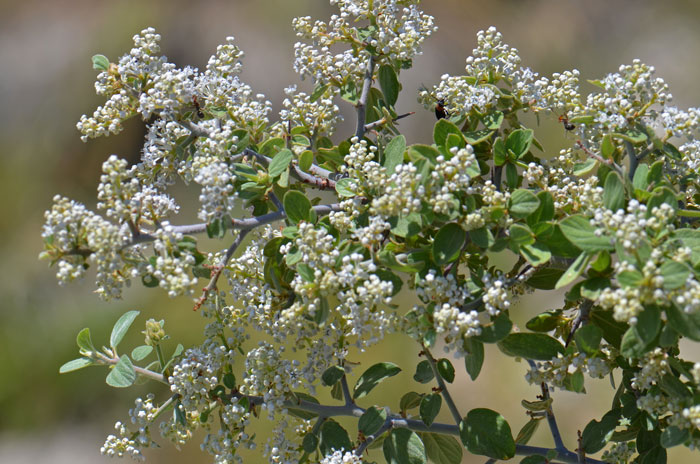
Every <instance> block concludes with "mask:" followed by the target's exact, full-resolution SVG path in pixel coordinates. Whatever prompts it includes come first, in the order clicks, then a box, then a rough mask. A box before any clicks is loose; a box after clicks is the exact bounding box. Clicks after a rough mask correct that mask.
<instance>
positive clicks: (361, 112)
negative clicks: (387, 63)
mask: <svg viewBox="0 0 700 464" xmlns="http://www.w3.org/2000/svg"><path fill="white" fill-rule="evenodd" d="M373 75H374V56H372V55H369V58H368V59H367V69H366V70H365V80H364V83H363V84H362V93H361V94H360V99H359V100H358V102H357V104H356V105H355V108H356V109H357V126H356V127H357V128H356V129H355V136H356V137H357V138H358V139H361V138H362V136H364V135H365V113H366V110H367V108H366V106H367V100H368V99H369V91H370V89H371V88H372V76H373Z"/></svg>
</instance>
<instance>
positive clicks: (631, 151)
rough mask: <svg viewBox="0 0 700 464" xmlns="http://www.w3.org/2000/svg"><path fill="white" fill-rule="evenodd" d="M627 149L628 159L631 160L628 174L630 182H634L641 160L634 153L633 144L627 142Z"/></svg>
mask: <svg viewBox="0 0 700 464" xmlns="http://www.w3.org/2000/svg"><path fill="white" fill-rule="evenodd" d="M625 149H626V150H627V157H628V158H629V159H630V172H629V173H627V175H628V176H629V180H634V173H635V172H637V166H639V158H637V154H636V153H635V151H634V145H632V143H631V142H629V141H627V140H625Z"/></svg>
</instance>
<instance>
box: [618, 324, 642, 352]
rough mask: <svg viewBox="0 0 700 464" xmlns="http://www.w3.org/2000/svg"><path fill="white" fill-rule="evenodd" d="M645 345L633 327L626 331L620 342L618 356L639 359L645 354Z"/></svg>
mask: <svg viewBox="0 0 700 464" xmlns="http://www.w3.org/2000/svg"><path fill="white" fill-rule="evenodd" d="M645 346H646V344H645V343H644V341H643V340H642V339H641V338H640V336H639V334H638V333H637V330H636V329H635V328H634V327H630V328H629V329H627V331H626V332H625V334H624V335H623V336H622V341H621V342H620V354H622V356H624V357H625V358H639V357H641V356H642V355H644V353H645V352H646V350H645Z"/></svg>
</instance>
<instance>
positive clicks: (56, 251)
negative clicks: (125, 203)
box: [41, 195, 130, 299]
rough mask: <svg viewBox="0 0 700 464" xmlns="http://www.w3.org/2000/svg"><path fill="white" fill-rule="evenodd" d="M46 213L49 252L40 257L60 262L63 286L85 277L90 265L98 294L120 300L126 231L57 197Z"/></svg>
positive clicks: (65, 199) (44, 234)
mask: <svg viewBox="0 0 700 464" xmlns="http://www.w3.org/2000/svg"><path fill="white" fill-rule="evenodd" d="M53 201H54V205H53V207H52V208H51V210H50V211H47V212H46V213H45V214H44V218H45V220H46V222H45V224H44V230H43V232H42V237H43V238H44V241H45V242H46V244H47V251H45V252H43V253H42V255H41V257H42V258H45V259H52V260H57V261H58V272H57V273H56V278H57V279H58V282H59V284H61V285H63V284H66V283H67V282H70V281H73V280H75V279H79V278H82V277H83V276H84V275H85V270H86V269H87V268H88V266H89V265H95V266H96V268H97V277H96V284H97V287H98V288H97V293H99V294H100V296H102V297H103V298H105V299H110V298H113V297H119V296H120V295H121V288H122V286H123V284H124V281H125V280H126V279H127V278H128V275H127V276H124V275H123V272H122V268H123V267H124V264H123V262H122V261H121V258H120V255H119V252H118V250H119V249H120V247H121V246H122V245H123V244H125V243H127V241H128V240H129V238H130V234H129V232H128V229H127V228H119V227H117V226H116V225H114V224H112V223H111V222H109V221H107V220H105V219H104V218H103V217H101V216H99V215H98V214H95V213H93V212H92V211H89V210H88V209H87V208H85V206H84V205H82V204H80V203H78V202H75V201H73V200H69V199H68V198H65V197H61V196H59V195H56V196H55V197H54V198H53Z"/></svg>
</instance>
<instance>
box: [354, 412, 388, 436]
mask: <svg viewBox="0 0 700 464" xmlns="http://www.w3.org/2000/svg"><path fill="white" fill-rule="evenodd" d="M386 416H387V414H386V409H384V408H378V407H376V406H372V407H370V408H367V410H366V411H365V412H364V414H362V416H360V420H359V422H358V423H357V429H358V431H360V432H362V434H363V435H364V436H366V437H367V436H370V435H372V434H373V433H375V432H377V431H378V430H379V429H380V428H381V427H382V425H384V422H386Z"/></svg>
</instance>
